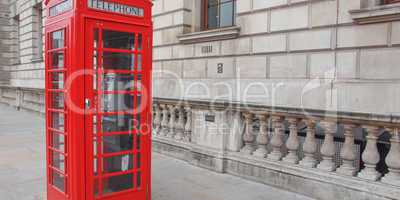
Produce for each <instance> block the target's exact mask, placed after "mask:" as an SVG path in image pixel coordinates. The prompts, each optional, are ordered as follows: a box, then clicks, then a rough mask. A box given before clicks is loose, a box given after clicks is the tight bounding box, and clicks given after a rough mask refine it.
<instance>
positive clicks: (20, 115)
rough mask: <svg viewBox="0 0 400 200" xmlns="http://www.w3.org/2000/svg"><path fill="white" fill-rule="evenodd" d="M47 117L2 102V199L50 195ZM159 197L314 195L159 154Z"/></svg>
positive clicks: (295, 198)
mask: <svg viewBox="0 0 400 200" xmlns="http://www.w3.org/2000/svg"><path fill="white" fill-rule="evenodd" d="M44 143H45V139H44V119H43V118H42V117H40V116H39V115H37V114H35V113H29V112H24V111H16V110H15V109H13V108H11V107H8V106H6V105H3V104H0V200H44V199H45V196H46V195H45V190H46V189H45V155H44V150H45V145H44ZM152 162H153V165H152V168H153V169H152V170H153V171H152V173H153V175H152V178H153V180H152V196H153V198H152V199H153V200H189V199H190V200H312V199H311V198H308V197H305V196H302V195H299V194H295V193H291V192H288V191H285V190H281V189H278V188H274V187H270V186H267V185H264V184H260V183H256V182H252V181H248V180H244V179H241V178H239V177H235V176H231V175H228V174H219V173H216V172H212V171H209V170H206V169H201V168H198V167H195V166H192V165H190V164H187V163H186V162H183V161H180V160H176V159H173V158H170V157H167V156H164V155H161V154H158V153H153V158H152Z"/></svg>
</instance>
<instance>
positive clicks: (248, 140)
mask: <svg viewBox="0 0 400 200" xmlns="http://www.w3.org/2000/svg"><path fill="white" fill-rule="evenodd" d="M243 116H244V122H245V130H244V134H243V143H244V147H243V148H242V150H241V151H240V152H242V153H245V154H249V155H251V154H252V153H253V151H254V146H253V142H254V135H253V114H252V113H244V114H243Z"/></svg>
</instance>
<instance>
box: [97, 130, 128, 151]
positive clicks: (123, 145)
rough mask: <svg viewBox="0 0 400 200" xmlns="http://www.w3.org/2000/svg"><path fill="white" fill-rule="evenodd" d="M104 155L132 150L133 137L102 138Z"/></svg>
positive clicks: (114, 136)
mask: <svg viewBox="0 0 400 200" xmlns="http://www.w3.org/2000/svg"><path fill="white" fill-rule="evenodd" d="M103 143H104V153H115V152H121V151H129V150H133V135H131V134H129V135H113V136H104V137H103Z"/></svg>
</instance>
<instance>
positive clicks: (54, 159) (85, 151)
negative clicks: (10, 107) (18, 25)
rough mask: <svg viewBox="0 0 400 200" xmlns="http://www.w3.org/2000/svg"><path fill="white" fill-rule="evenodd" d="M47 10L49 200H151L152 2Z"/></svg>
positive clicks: (59, 5)
mask: <svg viewBox="0 0 400 200" xmlns="http://www.w3.org/2000/svg"><path fill="white" fill-rule="evenodd" d="M45 5H46V12H47V13H48V15H47V16H48V17H47V19H46V24H45V34H46V40H45V41H46V45H45V55H46V56H45V57H46V61H45V65H46V155H47V199H48V200H131V199H137V200H145V199H151V184H150V183H151V182H150V181H151V179H150V177H151V176H150V175H151V174H150V164H151V138H150V137H151V134H150V133H151V108H152V106H151V99H152V97H151V70H152V59H151V58H152V55H151V54H152V21H151V5H152V3H151V0H140V1H139V0H138V1H132V0H107V1H105V0H46V1H45Z"/></svg>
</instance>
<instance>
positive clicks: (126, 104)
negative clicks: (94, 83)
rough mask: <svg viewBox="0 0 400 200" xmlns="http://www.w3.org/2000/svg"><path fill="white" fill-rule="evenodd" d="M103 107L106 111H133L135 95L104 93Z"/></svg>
mask: <svg viewBox="0 0 400 200" xmlns="http://www.w3.org/2000/svg"><path fill="white" fill-rule="evenodd" d="M102 108H103V111H104V112H113V111H131V110H132V109H133V96H132V95H131V94H104V95H103V103H102Z"/></svg>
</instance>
